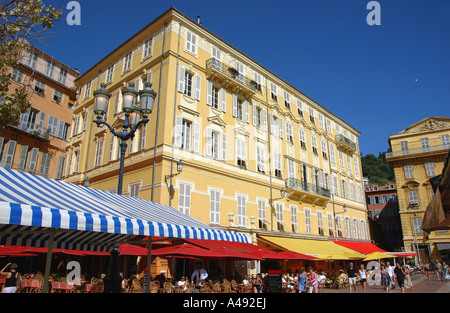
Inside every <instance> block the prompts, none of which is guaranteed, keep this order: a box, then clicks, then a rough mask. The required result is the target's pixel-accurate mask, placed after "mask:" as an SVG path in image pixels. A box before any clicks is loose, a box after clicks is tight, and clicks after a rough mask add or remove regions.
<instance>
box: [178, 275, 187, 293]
mask: <svg viewBox="0 0 450 313" xmlns="http://www.w3.org/2000/svg"><path fill="white" fill-rule="evenodd" d="M187 283H188V282H187V281H186V277H184V276H181V278H180V280H179V281H177V286H178V287H180V289H181V290H182V291H185V290H187V289H188V286H187V285H188V284H187Z"/></svg>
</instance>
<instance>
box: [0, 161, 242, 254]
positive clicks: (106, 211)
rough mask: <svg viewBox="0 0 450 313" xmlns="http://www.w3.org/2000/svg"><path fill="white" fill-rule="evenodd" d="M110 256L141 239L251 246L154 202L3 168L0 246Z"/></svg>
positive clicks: (0, 176) (236, 236)
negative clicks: (118, 247) (48, 246)
mask: <svg viewBox="0 0 450 313" xmlns="http://www.w3.org/2000/svg"><path fill="white" fill-rule="evenodd" d="M49 230H54V231H56V234H55V235H54V244H55V248H64V249H79V250H96V251H107V250H109V249H110V248H111V247H112V246H113V245H114V244H115V243H117V242H120V241H126V240H130V239H131V238H134V237H136V236H157V237H170V238H192V239H210V240H211V239H212V240H227V241H236V242H246V243H248V242H249V238H248V236H247V235H245V234H240V233H235V232H231V231H224V230H220V229H214V228H212V227H210V226H209V225H207V224H205V223H202V222H200V221H198V220H196V219H194V218H192V217H190V216H188V215H185V214H183V213H181V212H180V211H178V210H176V209H174V208H173V207H169V206H166V205H162V204H158V203H155V202H151V201H146V200H141V199H135V198H131V197H127V196H122V195H117V194H113V193H109V192H106V191H101V190H96V189H92V188H87V187H83V186H79V185H74V184H70V183H67V182H63V181H59V180H54V179H49V178H46V177H41V176H36V175H32V174H29V173H25V172H20V171H15V170H10V169H5V168H0V244H9V245H11V244H12V245H23V246H36V247H45V246H46V244H47V241H48V238H49Z"/></svg>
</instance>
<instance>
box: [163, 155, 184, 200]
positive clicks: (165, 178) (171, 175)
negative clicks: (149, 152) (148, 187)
mask: <svg viewBox="0 0 450 313" xmlns="http://www.w3.org/2000/svg"><path fill="white" fill-rule="evenodd" d="M182 171H183V161H181V160H179V161H178V162H177V172H178V173H175V174H170V175H166V176H165V177H164V181H165V183H166V186H167V188H169V193H170V198H172V194H173V185H172V183H171V184H170V186H169V184H168V183H167V181H168V180H169V179H171V178H172V177H175V176H177V175H180V174H181V172H182Z"/></svg>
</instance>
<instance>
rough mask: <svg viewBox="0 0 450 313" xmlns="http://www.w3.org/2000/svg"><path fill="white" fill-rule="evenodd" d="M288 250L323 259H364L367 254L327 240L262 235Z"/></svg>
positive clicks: (263, 237) (264, 238)
mask: <svg viewBox="0 0 450 313" xmlns="http://www.w3.org/2000/svg"><path fill="white" fill-rule="evenodd" d="M260 238H261V239H263V240H265V241H268V242H271V243H273V244H275V245H277V246H279V247H282V248H284V249H286V250H291V251H294V252H298V253H303V254H308V255H311V256H315V257H317V258H319V259H323V260H355V259H364V258H365V257H366V255H364V254H361V253H359V252H356V251H354V250H351V249H348V248H346V247H343V246H341V245H338V244H336V243H334V242H331V241H327V240H313V239H297V238H286V237H272V236H260Z"/></svg>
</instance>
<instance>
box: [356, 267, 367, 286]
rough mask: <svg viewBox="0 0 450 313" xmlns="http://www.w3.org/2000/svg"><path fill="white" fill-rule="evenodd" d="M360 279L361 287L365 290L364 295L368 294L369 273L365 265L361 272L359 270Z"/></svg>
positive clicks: (360, 269)
mask: <svg viewBox="0 0 450 313" xmlns="http://www.w3.org/2000/svg"><path fill="white" fill-rule="evenodd" d="M358 277H359V282H360V283H361V287H362V290H363V293H366V286H367V271H366V269H365V268H364V264H361V266H360V268H359V270H358Z"/></svg>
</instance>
